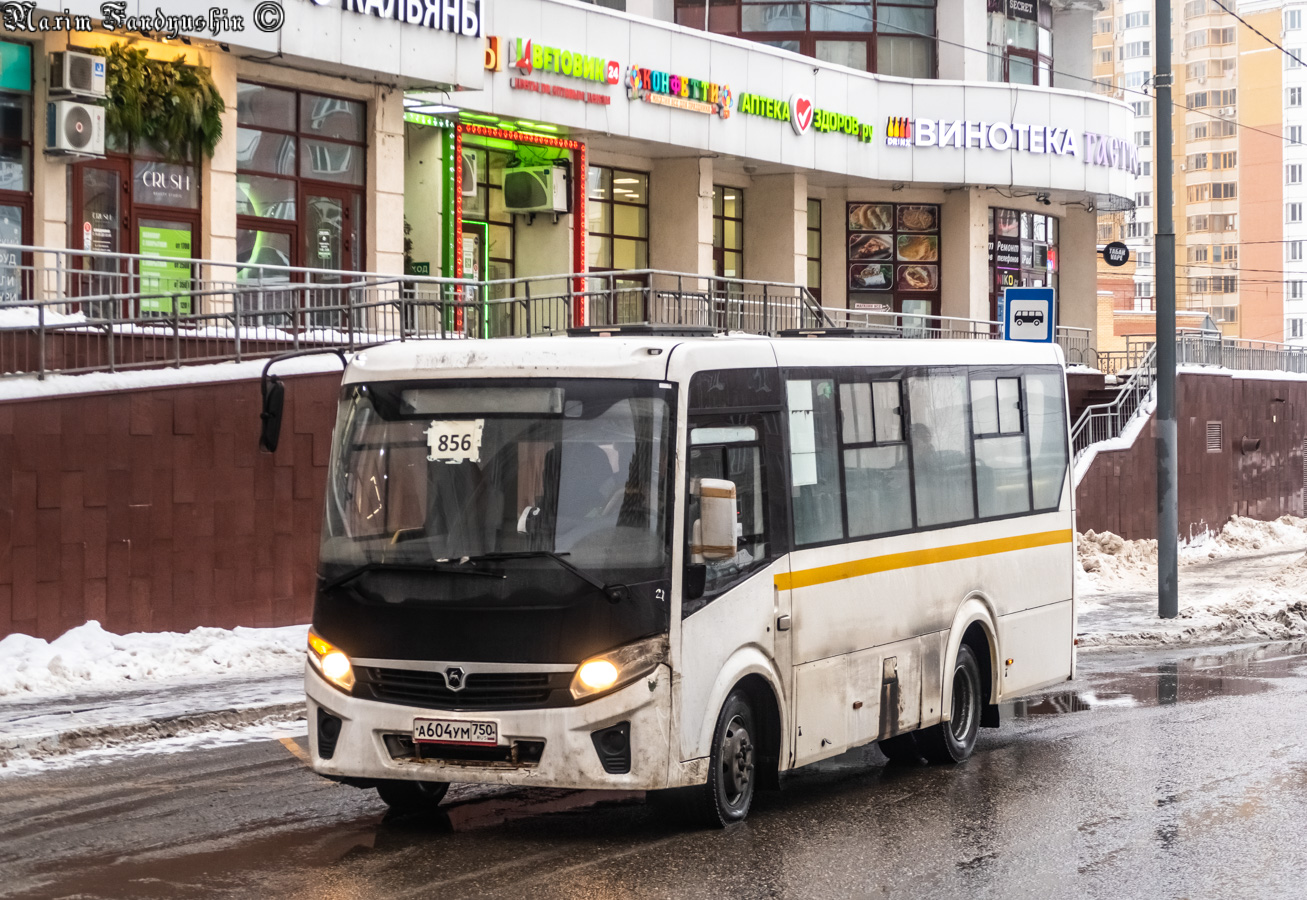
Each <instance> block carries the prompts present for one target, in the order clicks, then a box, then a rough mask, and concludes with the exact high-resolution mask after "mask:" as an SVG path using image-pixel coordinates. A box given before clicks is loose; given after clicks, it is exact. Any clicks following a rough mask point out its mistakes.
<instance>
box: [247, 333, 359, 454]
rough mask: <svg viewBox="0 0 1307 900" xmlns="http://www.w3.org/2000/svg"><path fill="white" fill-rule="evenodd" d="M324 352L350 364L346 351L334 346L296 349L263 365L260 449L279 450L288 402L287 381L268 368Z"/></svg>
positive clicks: (260, 381) (260, 385) (260, 382)
mask: <svg viewBox="0 0 1307 900" xmlns="http://www.w3.org/2000/svg"><path fill="white" fill-rule="evenodd" d="M322 353H331V354H334V355H335V356H338V357H340V364H341V366H344V367H348V366H349V360H347V359H345V351H344V350H340V349H337V348H334V347H333V348H331V349H324V350H296V351H294V352H292V353H283V354H281V355H280V356H274V357H273V358H272V359H270V360H268V363H267V365H265V366H264V367H263V376H262V378H260V379H259V392H260V394H261V395H262V397H263V407H262V410H261V411H260V413H259V449H260V450H266V451H267V452H268V453H276V452H277V445H278V444H280V443H281V414H282V409H283V408H284V406H285V403H286V385H285V383H284V382H283V381H282V380H281V379H280V378H278V377H277V376H276V375H270V374H268V370H269V369H271V368H272V367H273V365H274V364H276V363H279V362H281V361H282V360H284V359H293V358H295V357H297V356H316V355H318V354H322Z"/></svg>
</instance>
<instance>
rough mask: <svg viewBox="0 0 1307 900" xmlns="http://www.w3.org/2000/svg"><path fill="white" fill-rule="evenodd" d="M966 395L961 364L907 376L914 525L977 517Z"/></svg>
mask: <svg viewBox="0 0 1307 900" xmlns="http://www.w3.org/2000/svg"><path fill="white" fill-rule="evenodd" d="M968 400H969V398H968V396H967V375H966V370H965V369H961V368H941V369H935V370H932V371H929V372H927V373H926V374H925V375H913V376H910V377H909V378H908V409H909V411H910V414H911V417H912V425H911V427H910V428H909V429H908V431H909V434H910V435H911V438H912V468H913V472H912V481H913V487H914V490H915V495H916V501H917V525H918V527H921V528H928V527H930V526H932V525H947V524H950V523H952V522H965V521H967V520H969V519H973V518H975V516H976V511H975V504H974V502H973V497H972V483H971V440H970V434H968V431H969V428H968V421H969V420H970V416H969V414H968V408H967V407H968V406H969V402H968Z"/></svg>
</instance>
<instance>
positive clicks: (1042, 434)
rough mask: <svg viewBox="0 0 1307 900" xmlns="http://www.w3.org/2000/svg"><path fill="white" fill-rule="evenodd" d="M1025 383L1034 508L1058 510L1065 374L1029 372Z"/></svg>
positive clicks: (1064, 462) (1062, 465)
mask: <svg viewBox="0 0 1307 900" xmlns="http://www.w3.org/2000/svg"><path fill="white" fill-rule="evenodd" d="M1025 382H1026V404H1025V408H1026V421H1027V423H1028V428H1029V434H1030V481H1031V486H1032V488H1033V489H1034V499H1035V509H1057V508H1058V507H1059V506H1061V505H1062V485H1063V482H1065V481H1066V468H1067V452H1066V418H1065V402H1064V401H1063V398H1062V386H1063V384H1064V383H1065V381H1064V376H1063V375H1062V373H1061V372H1031V373H1029V374H1027V375H1026V376H1025Z"/></svg>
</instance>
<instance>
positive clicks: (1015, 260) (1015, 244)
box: [994, 237, 1021, 269]
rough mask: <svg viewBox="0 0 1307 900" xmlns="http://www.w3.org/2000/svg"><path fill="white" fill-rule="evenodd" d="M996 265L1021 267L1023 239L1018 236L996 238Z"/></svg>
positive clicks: (999, 266) (1009, 267) (1012, 267)
mask: <svg viewBox="0 0 1307 900" xmlns="http://www.w3.org/2000/svg"><path fill="white" fill-rule="evenodd" d="M994 267H995V268H998V269H1019V268H1021V241H1020V240H1018V239H1017V238H1002V237H1000V238H994Z"/></svg>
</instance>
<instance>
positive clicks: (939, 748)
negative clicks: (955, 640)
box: [917, 644, 987, 763]
mask: <svg viewBox="0 0 1307 900" xmlns="http://www.w3.org/2000/svg"><path fill="white" fill-rule="evenodd" d="M984 693H987V692H984V691H983V689H982V687H981V684H980V665H979V663H977V662H976V655H975V654H974V653H972V652H971V648H970V647H968V646H967V645H966V644H962V645H961V646H960V647H958V657H957V659H956V660H955V661H954V663H953V704H952V717H951V718H950V720H949V721H947V722H940V723H939V724H938V725H932V726H931V727H930V728H923V729H922V730H921V731H919V732H917V746H918V747H919V748H921V754H922V755H923V756H925V757H926V759H928V760H929V761H931V762H933V763H960V762H962V761H963V760H965V759H966V758H967V757H969V756H970V755H971V751H972V750H973V749H974V748H975V746H976V734H977V733H978V732H979V731H980V714H981V707H982V705H983V703H984V696H983V695H984Z"/></svg>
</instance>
